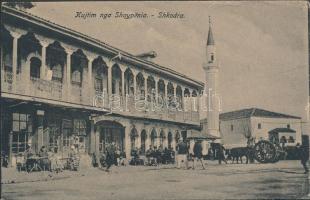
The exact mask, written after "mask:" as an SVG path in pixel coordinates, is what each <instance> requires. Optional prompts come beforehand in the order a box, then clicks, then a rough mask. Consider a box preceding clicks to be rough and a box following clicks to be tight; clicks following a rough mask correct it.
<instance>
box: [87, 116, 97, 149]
mask: <svg viewBox="0 0 310 200" xmlns="http://www.w3.org/2000/svg"><path fill="white" fill-rule="evenodd" d="M90 117H91V116H90ZM89 135H90V140H89V152H88V153H89V154H92V153H96V132H95V125H94V120H90V133H89Z"/></svg>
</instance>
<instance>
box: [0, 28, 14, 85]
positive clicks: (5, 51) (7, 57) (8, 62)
mask: <svg viewBox="0 0 310 200" xmlns="http://www.w3.org/2000/svg"><path fill="white" fill-rule="evenodd" d="M1 30H2V31H1V49H2V66H1V69H2V70H4V72H5V76H4V79H5V80H4V81H5V82H10V83H12V77H11V76H12V75H11V76H10V75H9V74H8V73H10V74H11V73H12V65H13V61H12V59H13V55H12V52H13V37H12V36H11V34H10V32H9V31H8V30H6V29H5V28H4V27H2V29H1ZM8 78H10V81H8Z"/></svg>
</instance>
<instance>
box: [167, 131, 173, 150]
mask: <svg viewBox="0 0 310 200" xmlns="http://www.w3.org/2000/svg"><path fill="white" fill-rule="evenodd" d="M172 140H173V136H172V133H171V132H170V131H169V133H168V148H169V149H171V148H172Z"/></svg>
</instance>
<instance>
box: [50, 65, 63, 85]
mask: <svg viewBox="0 0 310 200" xmlns="http://www.w3.org/2000/svg"><path fill="white" fill-rule="evenodd" d="M52 71H53V75H52V80H54V81H59V82H61V81H62V67H61V65H59V64H58V65H55V66H54V67H53V68H52Z"/></svg>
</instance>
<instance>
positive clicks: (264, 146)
mask: <svg viewBox="0 0 310 200" xmlns="http://www.w3.org/2000/svg"><path fill="white" fill-rule="evenodd" d="M253 148H254V149H253V151H254V158H255V160H257V161H258V162H260V163H275V162H278V161H279V160H280V158H281V157H283V156H284V155H285V154H286V152H285V150H284V149H283V148H282V147H281V146H280V144H278V143H272V142H269V141H267V140H261V141H259V142H257V143H256V144H255V145H254V147H253Z"/></svg>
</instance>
